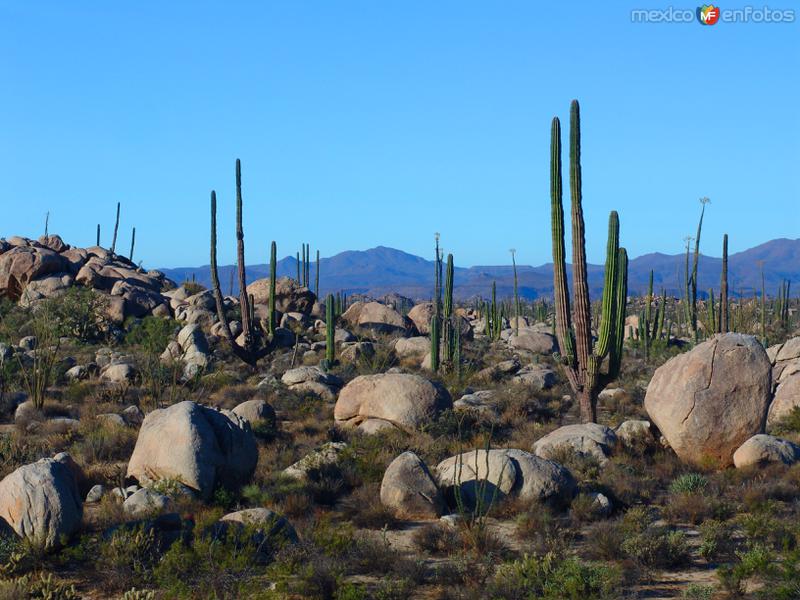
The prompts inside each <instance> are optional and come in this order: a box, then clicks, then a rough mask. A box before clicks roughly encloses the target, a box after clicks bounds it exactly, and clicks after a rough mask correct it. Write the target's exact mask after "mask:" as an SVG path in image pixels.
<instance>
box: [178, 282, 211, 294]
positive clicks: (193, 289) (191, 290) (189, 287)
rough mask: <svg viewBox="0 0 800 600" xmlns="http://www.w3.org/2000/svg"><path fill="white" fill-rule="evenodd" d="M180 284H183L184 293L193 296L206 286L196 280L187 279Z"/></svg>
mask: <svg viewBox="0 0 800 600" xmlns="http://www.w3.org/2000/svg"><path fill="white" fill-rule="evenodd" d="M182 285H183V289H185V290H186V293H187V294H188V295H189V296H194V295H195V294H199V293H200V292H205V291H206V287H205V286H204V285H203V284H201V283H197V282H196V281H188V280H187V281H184V282H183V284H182Z"/></svg>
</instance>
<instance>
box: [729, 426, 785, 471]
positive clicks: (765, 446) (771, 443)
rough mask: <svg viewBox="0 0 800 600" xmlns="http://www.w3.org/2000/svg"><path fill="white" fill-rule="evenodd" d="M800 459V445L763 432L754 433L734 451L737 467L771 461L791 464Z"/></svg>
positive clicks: (734, 461)
mask: <svg viewBox="0 0 800 600" xmlns="http://www.w3.org/2000/svg"><path fill="white" fill-rule="evenodd" d="M798 460H800V446H798V445H797V444H793V443H792V442H790V441H788V440H782V439H780V438H776V437H773V436H771V435H766V434H763V433H761V434H757V435H754V436H753V437H751V438H750V439H748V440H747V441H746V442H745V443H744V444H742V445H741V446H739V448H738V449H737V450H736V452H734V453H733V464H734V465H736V468H737V469H742V468H744V467H751V466H754V465H763V464H766V463H771V462H782V463H784V464H786V465H791V464H794V463H796V462H797V461H798Z"/></svg>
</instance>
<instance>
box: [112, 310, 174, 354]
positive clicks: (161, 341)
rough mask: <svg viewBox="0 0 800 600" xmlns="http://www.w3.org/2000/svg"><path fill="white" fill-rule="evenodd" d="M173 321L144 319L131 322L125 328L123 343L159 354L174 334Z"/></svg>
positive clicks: (154, 318) (155, 318) (152, 318)
mask: <svg viewBox="0 0 800 600" xmlns="http://www.w3.org/2000/svg"><path fill="white" fill-rule="evenodd" d="M175 331H176V324H175V321H171V320H169V319H162V318H159V317H144V318H143V319H136V320H135V321H133V322H131V324H130V325H128V327H127V328H126V332H125V338H124V342H125V344H126V345H128V346H138V347H140V348H143V349H146V350H149V351H151V352H153V353H156V354H161V353H162V352H163V351H164V349H165V348H166V347H167V344H168V343H169V341H170V339H172V336H173V335H174V334H175Z"/></svg>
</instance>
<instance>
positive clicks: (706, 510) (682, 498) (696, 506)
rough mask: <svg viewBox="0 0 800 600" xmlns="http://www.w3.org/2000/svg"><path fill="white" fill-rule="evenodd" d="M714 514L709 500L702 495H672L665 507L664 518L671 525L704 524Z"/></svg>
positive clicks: (683, 493) (684, 493)
mask: <svg viewBox="0 0 800 600" xmlns="http://www.w3.org/2000/svg"><path fill="white" fill-rule="evenodd" d="M711 512H712V505H711V502H710V501H709V499H708V498H707V497H706V496H704V495H702V494H693V493H687V492H682V493H677V494H671V495H670V496H669V497H668V499H667V504H666V505H665V506H664V516H665V517H666V518H667V519H668V520H669V521H670V522H671V523H692V524H693V525H697V524H698V523H702V522H703V521H704V520H705V519H706V518H707V517H708V516H709V515H711Z"/></svg>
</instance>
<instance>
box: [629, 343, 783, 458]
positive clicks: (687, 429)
mask: <svg viewBox="0 0 800 600" xmlns="http://www.w3.org/2000/svg"><path fill="white" fill-rule="evenodd" d="M770 370H771V365H770V361H769V358H767V353H766V352H765V351H764V348H763V347H762V346H761V344H760V343H759V342H758V340H757V339H756V338H755V337H753V336H750V335H743V334H739V333H726V334H719V335H716V336H714V337H713V338H711V339H710V340H707V341H705V342H703V343H702V344H699V345H698V346H697V347H695V348H694V349H692V350H690V351H689V352H686V353H685V354H681V355H679V356H676V357H675V358H672V359H671V360H669V361H667V362H666V363H665V364H663V365H662V366H660V367H659V368H658V369H656V372H655V374H654V375H653V379H652V380H651V381H650V384H649V385H648V386H647V394H646V396H645V400H644V407H645V409H646V410H647V413H648V414H649V415H650V418H651V420H652V421H653V423H655V425H656V426H657V427H658V429H659V430H660V431H661V433H662V434H663V435H664V437H665V438H666V440H667V442H669V445H670V446H671V447H672V449H673V450H674V451H675V453H676V454H677V455H678V457H679V458H680V459H681V460H683V461H686V462H688V463H691V464H695V465H707V464H708V463H709V462H711V463H714V464H717V465H719V466H728V465H730V464H732V462H733V453H734V452H735V451H736V449H737V448H738V447H739V446H741V445H742V443H744V441H745V440H747V439H748V438H750V437H751V436H753V435H755V434H757V433H760V432H762V431H763V428H764V421H765V419H766V415H767V407H768V406H769V400H770V387H771V385H770Z"/></svg>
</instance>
